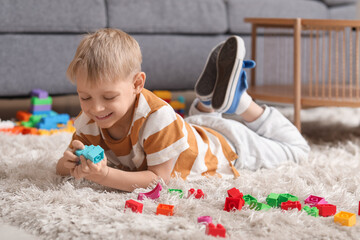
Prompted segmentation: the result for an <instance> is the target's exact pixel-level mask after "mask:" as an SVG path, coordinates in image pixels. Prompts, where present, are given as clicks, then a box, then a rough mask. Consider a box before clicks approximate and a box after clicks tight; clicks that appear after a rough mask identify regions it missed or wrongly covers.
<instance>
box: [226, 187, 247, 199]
mask: <svg viewBox="0 0 360 240" xmlns="http://www.w3.org/2000/svg"><path fill="white" fill-rule="evenodd" d="M227 193H228V195H229V197H231V198H242V197H243V196H244V195H243V194H242V193H241V192H240V191H239V189H237V188H232V189H230V190H228V191H227Z"/></svg>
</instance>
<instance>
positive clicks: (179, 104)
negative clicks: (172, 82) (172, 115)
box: [169, 101, 186, 110]
mask: <svg viewBox="0 0 360 240" xmlns="http://www.w3.org/2000/svg"><path fill="white" fill-rule="evenodd" d="M169 104H170V106H171V107H172V108H173V109H175V110H177V109H184V108H185V107H186V106H185V103H182V102H179V101H171V102H170V103H169Z"/></svg>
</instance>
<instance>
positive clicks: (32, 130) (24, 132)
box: [22, 128, 38, 135]
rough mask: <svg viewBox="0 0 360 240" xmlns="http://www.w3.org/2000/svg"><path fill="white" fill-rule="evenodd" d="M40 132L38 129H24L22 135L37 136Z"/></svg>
mask: <svg viewBox="0 0 360 240" xmlns="http://www.w3.org/2000/svg"><path fill="white" fill-rule="evenodd" d="M37 131H38V130H37V129H36V128H24V129H23V131H22V134H24V135H25V134H31V135H37V134H38V132H37Z"/></svg>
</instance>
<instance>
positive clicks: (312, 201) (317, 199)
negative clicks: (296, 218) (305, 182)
mask: <svg viewBox="0 0 360 240" xmlns="http://www.w3.org/2000/svg"><path fill="white" fill-rule="evenodd" d="M327 203H328V202H327V201H325V199H324V198H323V197H318V196H314V195H310V196H309V197H308V198H307V199H305V204H308V205H310V206H311V207H315V206H316V205H317V204H327Z"/></svg>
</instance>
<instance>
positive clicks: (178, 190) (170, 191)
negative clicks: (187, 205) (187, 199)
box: [168, 188, 184, 198]
mask: <svg viewBox="0 0 360 240" xmlns="http://www.w3.org/2000/svg"><path fill="white" fill-rule="evenodd" d="M168 191H169V193H171V194H177V195H179V198H183V196H184V192H183V190H181V189H173V188H170V189H169V190H168Z"/></svg>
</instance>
